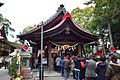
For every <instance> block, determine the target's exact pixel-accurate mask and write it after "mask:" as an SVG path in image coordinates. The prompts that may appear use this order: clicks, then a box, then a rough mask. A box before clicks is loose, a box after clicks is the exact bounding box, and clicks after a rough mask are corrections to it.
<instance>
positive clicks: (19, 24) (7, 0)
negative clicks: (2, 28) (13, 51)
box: [0, 0, 86, 34]
mask: <svg viewBox="0 0 120 80" xmlns="http://www.w3.org/2000/svg"><path fill="white" fill-rule="evenodd" d="M84 1H86V0H0V2H2V3H4V5H3V6H2V7H0V13H2V15H3V16H4V17H5V18H7V19H9V20H10V21H11V22H12V25H11V26H12V27H13V28H14V29H15V30H16V34H18V33H19V32H22V30H23V29H24V28H25V27H26V26H28V25H34V24H38V23H39V22H41V21H45V20H46V19H48V18H49V17H51V16H52V15H53V14H54V13H56V10H57V9H58V7H59V6H60V4H64V5H65V8H66V10H67V11H69V12H70V11H71V10H72V9H75V8H76V7H80V8H83V7H85V6H84V4H83V2H84Z"/></svg>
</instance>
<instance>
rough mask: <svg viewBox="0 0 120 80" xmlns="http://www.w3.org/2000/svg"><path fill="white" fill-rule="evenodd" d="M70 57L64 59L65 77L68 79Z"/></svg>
mask: <svg viewBox="0 0 120 80" xmlns="http://www.w3.org/2000/svg"><path fill="white" fill-rule="evenodd" d="M69 66H70V58H69V57H68V56H66V57H65V59H64V78H65V80H67V78H69V73H70V70H69V69H70V68H69Z"/></svg>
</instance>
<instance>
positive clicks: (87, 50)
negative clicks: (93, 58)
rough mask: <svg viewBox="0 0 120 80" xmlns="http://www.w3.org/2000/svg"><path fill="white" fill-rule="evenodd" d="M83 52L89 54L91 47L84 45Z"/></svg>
mask: <svg viewBox="0 0 120 80" xmlns="http://www.w3.org/2000/svg"><path fill="white" fill-rule="evenodd" d="M84 49H85V53H87V54H89V53H91V52H92V48H91V47H90V45H89V44H86V45H84Z"/></svg>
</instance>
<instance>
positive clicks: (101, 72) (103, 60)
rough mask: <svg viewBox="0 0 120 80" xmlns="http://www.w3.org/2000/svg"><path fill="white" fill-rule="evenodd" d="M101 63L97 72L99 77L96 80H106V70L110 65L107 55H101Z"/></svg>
mask: <svg viewBox="0 0 120 80" xmlns="http://www.w3.org/2000/svg"><path fill="white" fill-rule="evenodd" d="M100 61H101V62H100V63H98V65H97V67H96V69H95V72H96V74H97V78H96V80H106V76H105V74H106V71H107V67H108V63H107V62H106V57H105V56H101V57H100Z"/></svg>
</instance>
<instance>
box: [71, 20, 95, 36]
mask: <svg viewBox="0 0 120 80" xmlns="http://www.w3.org/2000/svg"><path fill="white" fill-rule="evenodd" d="M72 22H73V24H74V25H75V26H76V27H77V28H78V29H80V30H82V31H83V32H86V33H88V34H91V35H94V34H93V33H91V32H89V31H88V30H86V29H85V28H83V27H81V26H80V25H78V24H76V23H75V22H74V21H73V20H72Z"/></svg>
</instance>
